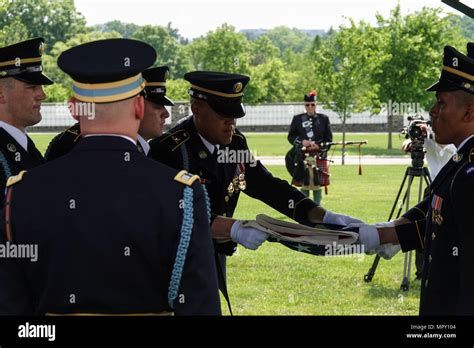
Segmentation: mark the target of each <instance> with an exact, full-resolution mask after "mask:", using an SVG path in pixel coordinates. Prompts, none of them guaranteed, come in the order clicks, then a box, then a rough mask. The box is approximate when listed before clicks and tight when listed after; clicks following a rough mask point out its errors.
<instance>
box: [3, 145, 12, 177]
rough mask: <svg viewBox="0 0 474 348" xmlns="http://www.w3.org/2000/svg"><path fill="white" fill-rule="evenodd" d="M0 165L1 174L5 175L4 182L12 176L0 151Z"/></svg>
mask: <svg viewBox="0 0 474 348" xmlns="http://www.w3.org/2000/svg"><path fill="white" fill-rule="evenodd" d="M0 164H1V165H2V168H3V172H4V173H5V180H7V179H8V178H9V177H10V176H11V175H12V172H11V170H10V166H9V165H8V161H7V159H6V158H5V155H4V154H3V152H2V151H0Z"/></svg>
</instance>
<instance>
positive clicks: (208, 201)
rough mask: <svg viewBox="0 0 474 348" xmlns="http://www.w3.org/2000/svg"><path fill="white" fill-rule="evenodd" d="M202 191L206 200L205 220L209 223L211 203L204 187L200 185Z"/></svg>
mask: <svg viewBox="0 0 474 348" xmlns="http://www.w3.org/2000/svg"><path fill="white" fill-rule="evenodd" d="M202 189H203V190H204V199H205V200H206V211H207V220H208V221H209V224H210V223H211V201H210V200H209V193H207V188H206V185H202Z"/></svg>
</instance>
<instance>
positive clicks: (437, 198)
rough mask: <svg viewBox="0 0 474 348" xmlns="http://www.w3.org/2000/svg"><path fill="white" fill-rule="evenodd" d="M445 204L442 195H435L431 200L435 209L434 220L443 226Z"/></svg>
mask: <svg viewBox="0 0 474 348" xmlns="http://www.w3.org/2000/svg"><path fill="white" fill-rule="evenodd" d="M442 205H443V199H442V198H441V197H440V196H437V195H434V196H433V200H432V202H431V207H432V209H433V215H432V221H433V222H434V223H435V224H436V225H438V226H441V224H442V223H443V217H442V216H441V207H442Z"/></svg>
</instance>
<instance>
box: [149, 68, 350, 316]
mask: <svg viewBox="0 0 474 348" xmlns="http://www.w3.org/2000/svg"><path fill="white" fill-rule="evenodd" d="M184 78H185V80H187V81H188V82H189V83H190V84H191V87H190V89H189V95H190V96H191V110H192V113H193V115H192V116H189V117H188V118H185V119H184V120H182V122H181V123H179V124H178V125H177V126H175V127H174V128H173V129H171V130H170V131H169V132H167V133H165V134H163V135H162V136H161V137H159V138H156V139H154V140H152V141H151V142H150V145H151V150H150V156H151V157H152V158H154V159H156V160H158V161H160V162H162V163H164V164H167V165H169V166H171V167H173V168H176V169H178V170H181V169H186V170H188V171H190V172H191V173H196V174H198V175H199V176H200V177H201V182H202V183H203V184H204V186H205V187H206V189H207V192H208V194H209V198H210V203H211V211H212V219H211V232H212V236H213V238H214V241H215V243H214V245H215V248H216V263H217V266H218V267H217V270H218V276H219V283H220V289H221V290H222V291H223V294H224V296H225V297H226V300H228V296H227V294H226V288H225V255H232V254H233V253H234V251H235V248H236V243H239V244H241V245H243V246H244V247H246V248H249V249H253V250H255V249H257V248H258V247H259V246H260V245H261V244H262V243H263V242H264V241H265V240H266V239H267V237H268V236H267V235H266V234H265V233H263V232H261V231H259V230H256V229H253V228H250V227H243V226H242V225H241V221H240V220H236V219H233V218H232V216H233V215H234V211H235V208H236V206H237V201H238V199H239V195H240V192H244V193H246V194H247V195H249V196H250V197H253V198H256V199H258V200H261V201H262V202H264V203H266V204H268V205H269V206H271V207H272V208H274V209H276V210H278V211H279V212H281V213H283V214H285V215H286V216H288V217H290V218H292V219H294V220H296V221H298V222H302V223H307V222H308V221H313V222H321V221H322V220H323V219H324V220H323V221H324V222H326V223H334V224H340V225H345V224H347V223H349V222H354V221H355V220H354V219H352V218H350V217H347V216H344V215H339V214H335V213H332V212H326V211H325V210H324V209H323V208H322V207H320V206H318V205H317V204H316V203H314V202H313V201H312V200H310V199H308V198H307V197H306V196H305V195H303V194H302V193H301V192H300V191H298V190H297V189H295V188H294V187H292V186H291V185H289V184H288V182H287V181H284V180H281V179H278V178H276V177H274V176H273V175H272V174H271V173H270V172H269V171H268V170H267V169H266V168H265V167H264V166H263V165H262V163H261V162H260V161H256V160H255V159H254V158H253V156H251V152H250V150H249V147H248V145H247V141H246V138H245V136H244V135H243V134H242V133H241V132H240V131H239V130H238V129H236V128H235V126H236V119H237V118H240V117H243V116H244V115H245V108H244V106H243V104H242V98H243V94H244V89H245V87H246V85H247V83H248V82H249V77H248V76H244V75H240V74H231V73H224V72H212V71H194V72H190V73H187V74H185V75H184ZM239 154H240V156H239ZM357 221H359V220H357ZM229 307H230V306H229Z"/></svg>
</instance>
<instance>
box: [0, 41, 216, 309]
mask: <svg viewBox="0 0 474 348" xmlns="http://www.w3.org/2000/svg"><path fill="white" fill-rule="evenodd" d="M155 58H156V52H155V50H154V49H153V47H151V46H149V45H148V44H146V43H144V42H141V41H136V40H129V39H110V40H101V41H95V42H91V43H87V44H83V45H80V46H77V47H73V48H71V49H69V50H67V51H65V52H64V53H62V54H61V56H60V57H59V59H58V65H59V67H60V68H61V69H62V70H63V71H64V72H65V73H67V74H68V75H69V76H70V77H71V79H72V80H73V91H74V98H75V100H76V101H81V102H86V103H93V105H94V107H95V118H94V119H88V118H83V119H81V132H82V139H81V141H80V142H79V143H78V144H77V145H76V146H75V147H74V148H73V149H72V151H71V152H70V154H68V155H67V156H63V157H61V158H58V159H57V160H55V161H51V162H48V163H46V164H44V165H43V166H40V167H38V168H34V169H32V170H31V171H28V172H21V173H20V174H19V175H18V176H15V177H10V179H9V180H8V183H7V193H6V211H5V212H2V214H1V220H2V221H0V243H2V244H6V243H9V245H10V246H13V247H16V246H25V245H26V246H28V245H33V246H34V245H37V246H38V250H37V260H36V261H35V262H33V261H34V260H30V259H22V258H0V314H2V315H5V314H15V315H25V314H29V315H31V314H33V315H43V314H48V313H49V314H62V315H80V314H108V315H118V314H125V315H126V314H139V315H140V314H141V315H154V314H168V313H171V312H174V313H175V314H177V315H219V314H220V302H219V294H218V288H217V280H216V278H217V275H216V268H215V263H214V260H213V246H212V240H211V235H210V229H209V219H210V214H208V212H207V210H208V209H207V206H206V201H205V196H204V191H203V189H202V187H201V184H200V183H199V177H197V176H192V175H189V174H188V173H186V172H185V171H181V172H178V171H176V170H174V169H171V168H169V167H167V166H165V165H163V164H161V163H158V162H156V161H154V160H151V159H149V158H147V157H146V156H144V155H143V154H142V153H140V152H139V151H138V149H137V144H136V139H137V131H138V129H139V127H140V121H141V120H142V119H143V115H144V100H143V96H142V95H140V93H141V92H142V90H143V89H144V87H145V80H144V79H143V77H142V71H144V70H145V69H146V68H147V67H149V66H150V65H151V64H153V62H154V61H155ZM71 183H73V184H71ZM137 203H138V204H137Z"/></svg>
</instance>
